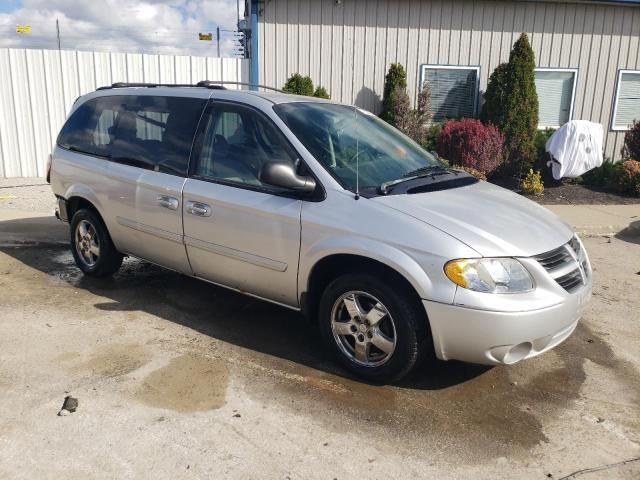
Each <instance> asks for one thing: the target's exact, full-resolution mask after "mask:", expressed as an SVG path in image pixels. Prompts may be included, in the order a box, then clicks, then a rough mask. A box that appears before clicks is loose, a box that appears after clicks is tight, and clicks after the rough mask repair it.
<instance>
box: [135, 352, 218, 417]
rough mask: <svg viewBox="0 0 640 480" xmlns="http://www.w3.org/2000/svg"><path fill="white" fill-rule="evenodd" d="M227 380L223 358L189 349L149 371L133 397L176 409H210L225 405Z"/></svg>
mask: <svg viewBox="0 0 640 480" xmlns="http://www.w3.org/2000/svg"><path fill="white" fill-rule="evenodd" d="M228 383H229V371H228V368H227V365H226V364H225V362H224V361H222V360H219V359H215V358H208V357H205V356H202V355H197V354H193V353H189V354H186V355H182V356H180V357H177V358H174V359H173V360H171V361H170V362H169V363H168V364H167V365H166V366H164V367H162V368H160V369H158V370H155V371H153V372H151V373H150V374H149V375H148V376H147V377H146V378H145V379H144V382H143V384H142V386H141V387H140V390H139V391H138V393H137V394H136V398H138V399H139V400H140V401H142V402H143V403H145V404H147V405H149V406H152V407H156V408H166V409H169V410H175V411H177V412H196V411H203V410H212V409H215V408H220V407H221V406H223V405H224V403H225V398H226V392H227V386H228Z"/></svg>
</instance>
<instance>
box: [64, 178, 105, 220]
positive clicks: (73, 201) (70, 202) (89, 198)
mask: <svg viewBox="0 0 640 480" xmlns="http://www.w3.org/2000/svg"><path fill="white" fill-rule="evenodd" d="M64 198H65V200H66V202H67V218H68V219H69V222H71V219H72V218H73V214H74V213H75V212H77V211H78V210H80V209H81V208H87V209H90V210H93V211H94V212H95V213H97V214H98V216H99V217H100V219H101V220H102V221H103V223H104V220H105V219H104V216H103V215H102V208H101V205H100V202H99V200H98V198H97V196H96V195H95V194H94V193H93V192H92V191H91V190H90V189H88V188H83V187H81V186H75V187H72V188H69V189H68V190H67V191H66V192H65V196H64ZM105 225H106V223H105Z"/></svg>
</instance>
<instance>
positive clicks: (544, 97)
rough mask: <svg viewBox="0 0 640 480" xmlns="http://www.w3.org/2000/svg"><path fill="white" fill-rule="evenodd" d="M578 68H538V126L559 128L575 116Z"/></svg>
mask: <svg viewBox="0 0 640 480" xmlns="http://www.w3.org/2000/svg"><path fill="white" fill-rule="evenodd" d="M577 76H578V70H577V69H572V68H571V69H570V68H537V69H536V71H535V81H536V91H537V93H538V127H539V128H558V127H561V126H562V125H564V124H565V123H567V122H568V121H569V120H571V118H572V117H573V99H574V97H575V92H576V77H577Z"/></svg>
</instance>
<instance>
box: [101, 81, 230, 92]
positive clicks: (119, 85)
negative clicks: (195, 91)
mask: <svg viewBox="0 0 640 480" xmlns="http://www.w3.org/2000/svg"><path fill="white" fill-rule="evenodd" d="M200 83H201V82H200ZM203 86H204V85H200V84H197V85H193V84H191V83H142V82H116V83H112V84H111V85H107V86H105V87H98V88H97V89H96V90H109V89H111V88H126V87H146V88H155V87H203ZM209 88H217V89H219V90H226V89H225V88H224V87H223V86H222V85H219V86H211V87H209Z"/></svg>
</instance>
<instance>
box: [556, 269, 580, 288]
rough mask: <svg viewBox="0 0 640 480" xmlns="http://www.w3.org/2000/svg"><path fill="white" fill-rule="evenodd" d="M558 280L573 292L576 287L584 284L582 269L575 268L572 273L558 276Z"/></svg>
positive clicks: (563, 286)
mask: <svg viewBox="0 0 640 480" xmlns="http://www.w3.org/2000/svg"><path fill="white" fill-rule="evenodd" d="M556 282H558V283H559V284H560V286H561V287H562V288H564V289H565V290H566V291H567V292H572V291H573V290H574V289H575V288H577V287H579V286H580V285H582V274H581V273H580V270H574V271H573V272H571V273H567V274H566V275H563V276H561V277H558V278H556Z"/></svg>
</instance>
